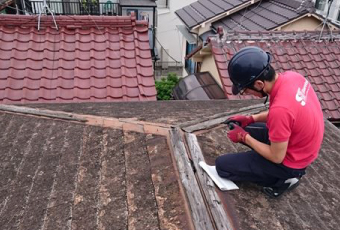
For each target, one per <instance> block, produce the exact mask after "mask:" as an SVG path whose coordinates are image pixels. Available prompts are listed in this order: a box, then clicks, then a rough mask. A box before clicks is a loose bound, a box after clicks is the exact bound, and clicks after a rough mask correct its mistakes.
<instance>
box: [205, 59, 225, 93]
mask: <svg viewBox="0 0 340 230" xmlns="http://www.w3.org/2000/svg"><path fill="white" fill-rule="evenodd" d="M205 71H209V72H210V73H211V75H212V76H213V77H214V78H215V80H216V81H217V83H218V84H219V85H220V86H221V87H222V83H221V79H220V75H219V74H218V71H217V67H216V64H215V60H214V57H213V56H212V55H209V56H206V57H205V58H204V59H203V62H202V67H201V71H200V72H205Z"/></svg>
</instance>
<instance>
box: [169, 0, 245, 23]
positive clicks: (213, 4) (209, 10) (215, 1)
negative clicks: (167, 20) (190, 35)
mask: <svg viewBox="0 0 340 230" xmlns="http://www.w3.org/2000/svg"><path fill="white" fill-rule="evenodd" d="M246 2H249V0H231V1H230V0H199V1H197V2H194V3H192V4H190V5H188V6H185V7H183V8H182V9H179V10H177V11H176V12H175V13H176V14H177V16H178V17H179V18H180V19H181V20H182V21H183V22H184V24H185V25H186V26H187V27H189V28H192V27H194V26H197V25H199V24H200V23H202V22H204V21H206V20H208V19H210V18H212V17H214V16H216V15H219V14H221V13H223V12H226V11H228V10H231V9H233V8H234V7H237V6H240V5H242V4H244V3H246Z"/></svg>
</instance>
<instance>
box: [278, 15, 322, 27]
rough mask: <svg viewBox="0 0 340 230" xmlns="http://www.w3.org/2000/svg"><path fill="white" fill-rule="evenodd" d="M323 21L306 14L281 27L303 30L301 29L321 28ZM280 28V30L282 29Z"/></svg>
mask: <svg viewBox="0 0 340 230" xmlns="http://www.w3.org/2000/svg"><path fill="white" fill-rule="evenodd" d="M321 23H322V21H320V20H319V19H317V18H315V17H313V16H309V17H308V16H305V17H303V18H300V19H298V20H296V21H294V22H291V23H289V24H288V25H285V26H282V27H281V28H280V29H281V30H283V31H291V30H295V31H301V30H321V28H322V25H321ZM280 29H278V30H280ZM275 30H277V29H275Z"/></svg>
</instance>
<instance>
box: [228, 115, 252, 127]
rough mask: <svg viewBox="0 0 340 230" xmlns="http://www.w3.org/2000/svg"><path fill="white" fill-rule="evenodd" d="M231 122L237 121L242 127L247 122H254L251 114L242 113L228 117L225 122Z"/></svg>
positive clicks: (246, 124) (247, 123)
mask: <svg viewBox="0 0 340 230" xmlns="http://www.w3.org/2000/svg"><path fill="white" fill-rule="evenodd" d="M231 122H234V123H237V124H239V125H240V126H241V127H242V128H244V127H246V126H248V125H249V124H251V123H254V122H255V121H254V118H253V116H243V115H236V116H232V117H229V118H228V119H227V120H226V122H225V123H226V124H229V123H231Z"/></svg>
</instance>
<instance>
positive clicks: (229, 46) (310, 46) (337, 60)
mask: <svg viewBox="0 0 340 230" xmlns="http://www.w3.org/2000/svg"><path fill="white" fill-rule="evenodd" d="M319 34H320V32H308V33H305V32H301V33H289V32H281V33H261V34H258V33H247V32H244V33H234V34H231V33H229V35H226V39H227V42H225V43H223V44H222V43H220V42H218V41H217V40H212V42H211V44H212V53H213V55H214V58H215V63H216V66H217V69H218V72H219V75H220V78H221V81H222V84H223V87H224V91H225V93H226V95H227V97H228V98H229V99H239V98H244V96H239V95H237V96H235V95H232V92H231V86H232V83H231V81H230V79H229V75H228V71H227V67H228V61H229V60H230V59H231V57H232V55H234V54H235V53H236V52H237V51H238V50H239V49H241V48H243V47H246V46H259V47H261V48H262V49H263V50H265V51H268V52H270V53H271V54H272V55H273V61H272V65H273V67H274V68H275V70H276V71H278V72H283V71H287V70H293V71H297V72H299V73H301V74H302V75H303V76H305V77H307V78H308V79H309V81H310V82H311V84H312V86H313V88H314V90H315V91H316V93H317V95H318V97H319V99H320V101H321V105H322V108H323V111H324V113H325V115H326V116H327V118H329V119H336V120H339V119H340V33H339V32H333V39H334V40H333V41H332V40H330V35H329V34H328V35H327V34H326V35H325V37H324V38H322V39H321V40H320V41H318V37H319Z"/></svg>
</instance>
